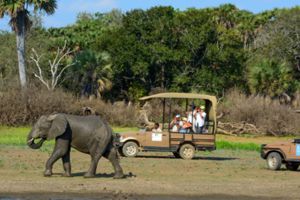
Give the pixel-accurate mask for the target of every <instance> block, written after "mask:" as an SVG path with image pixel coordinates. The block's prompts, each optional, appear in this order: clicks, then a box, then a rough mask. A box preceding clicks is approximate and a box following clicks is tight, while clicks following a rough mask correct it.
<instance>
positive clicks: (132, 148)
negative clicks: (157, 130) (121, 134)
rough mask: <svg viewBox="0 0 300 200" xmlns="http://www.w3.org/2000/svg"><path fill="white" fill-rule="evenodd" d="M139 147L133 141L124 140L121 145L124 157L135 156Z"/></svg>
mask: <svg viewBox="0 0 300 200" xmlns="http://www.w3.org/2000/svg"><path fill="white" fill-rule="evenodd" d="M138 152H139V149H138V145H137V144H136V143H135V142H126V143H125V144H124V145H123V147H122V153H123V154H124V156H125V157H136V155H137V154H138Z"/></svg>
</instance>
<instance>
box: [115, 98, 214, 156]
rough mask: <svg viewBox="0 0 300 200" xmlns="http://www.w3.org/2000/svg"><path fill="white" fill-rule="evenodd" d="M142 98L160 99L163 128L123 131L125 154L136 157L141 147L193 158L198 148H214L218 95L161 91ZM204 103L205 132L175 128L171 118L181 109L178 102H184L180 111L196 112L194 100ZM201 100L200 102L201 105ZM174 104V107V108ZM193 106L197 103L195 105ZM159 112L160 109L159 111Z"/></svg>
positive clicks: (122, 151)
mask: <svg viewBox="0 0 300 200" xmlns="http://www.w3.org/2000/svg"><path fill="white" fill-rule="evenodd" d="M140 101H143V102H144V101H156V103H160V104H161V105H162V106H161V109H162V115H161V117H160V119H161V120H162V122H161V123H160V127H161V128H162V131H161V132H153V131H152V130H147V129H140V130H139V131H136V132H134V131H132V132H128V133H122V134H121V137H120V148H119V152H120V153H121V155H124V156H126V157H135V156H136V155H137V154H138V152H139V151H151V152H173V155H174V156H175V157H177V158H183V159H192V158H193V157H194V154H195V151H205V150H215V149H216V144H215V138H216V136H215V132H216V126H217V122H216V104H217V100H216V97H215V96H209V95H202V94H192V93H158V94H155V95H151V96H145V97H142V98H140ZM197 102H198V103H199V104H200V103H201V104H202V105H203V106H204V105H205V109H204V111H205V113H206V117H205V123H204V128H203V132H202V133H195V131H193V130H192V129H190V131H189V132H188V133H180V132H172V130H171V121H172V118H173V116H174V115H176V113H178V110H176V109H175V107H176V105H177V107H178V105H181V107H182V111H180V112H181V113H183V115H184V113H186V114H187V113H188V112H190V113H192V112H194V110H193V108H191V106H192V105H194V104H195V103H197ZM199 104H198V105H199ZM173 107H174V109H173ZM193 107H194V106H193ZM158 112H160V111H158Z"/></svg>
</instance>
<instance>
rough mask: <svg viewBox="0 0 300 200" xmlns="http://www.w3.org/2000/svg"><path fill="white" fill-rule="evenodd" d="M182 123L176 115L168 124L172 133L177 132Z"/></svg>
mask: <svg viewBox="0 0 300 200" xmlns="http://www.w3.org/2000/svg"><path fill="white" fill-rule="evenodd" d="M182 125H183V123H182V121H181V117H180V114H177V115H176V116H175V117H174V119H173V120H172V121H171V123H170V128H171V131H172V132H178V131H179V130H180V127H182Z"/></svg>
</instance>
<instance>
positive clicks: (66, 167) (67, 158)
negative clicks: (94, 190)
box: [62, 149, 71, 177]
mask: <svg viewBox="0 0 300 200" xmlns="http://www.w3.org/2000/svg"><path fill="white" fill-rule="evenodd" d="M62 162H63V167H64V171H65V173H64V174H63V176H65V177H70V176H71V162H70V149H69V150H68V152H67V153H66V154H65V155H64V156H63V157H62Z"/></svg>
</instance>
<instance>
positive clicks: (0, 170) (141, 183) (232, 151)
mask: <svg viewBox="0 0 300 200" xmlns="http://www.w3.org/2000/svg"><path fill="white" fill-rule="evenodd" d="M29 130H30V127H20V128H10V127H0V177H1V178H0V194H6V193H7V194H17V193H19V194H25V195H26V194H34V193H35V192H38V195H40V194H49V193H55V194H57V193H58V194H66V193H67V192H69V193H79V194H81V195H87V194H93V193H95V194H98V193H102V194H103V193H110V194H113V195H116V194H117V195H119V194H120V195H121V196H120V198H119V196H117V198H116V197H114V198H105V199H139V198H135V197H134V196H132V195H173V196H176V197H178V195H187V197H192V196H195V198H194V199H198V197H199V196H205V195H209V197H211V198H202V199H214V200H215V199H226V200H229V199H243V200H244V199H247V200H249V199H272V200H273V199H278V200H279V199H299V198H298V197H299V189H300V183H299V180H298V178H295V177H297V175H299V171H298V172H292V171H288V170H286V168H285V167H284V165H283V166H282V168H281V170H279V171H276V172H274V171H271V170H268V169H267V167H266V162H265V160H263V159H261V158H260V154H259V152H258V151H259V148H260V145H261V144H262V143H269V142H275V141H285V140H289V139H291V138H293V137H280V138H278V137H254V136H250V135H245V136H243V137H237V136H226V135H217V150H216V151H212V152H197V153H196V155H195V158H194V159H193V160H183V159H176V158H175V157H174V156H173V154H172V153H171V152H141V153H139V154H138V156H137V157H136V158H126V157H121V158H120V160H121V166H122V167H123V170H124V172H125V174H126V176H127V178H126V179H123V180H114V179H112V176H113V169H112V166H111V163H109V161H108V160H106V159H101V160H100V163H99V165H98V170H97V176H96V177H95V178H93V179H83V178H82V176H83V174H84V173H85V172H86V170H87V169H88V167H89V163H90V156H89V155H86V154H83V153H80V152H78V151H76V150H72V153H71V160H72V161H71V163H72V175H73V177H72V178H64V177H61V174H62V172H63V169H62V165H61V161H59V162H57V163H56V164H55V165H54V169H53V172H54V175H53V177H52V178H45V177H43V171H44V168H45V162H46V161H47V159H48V158H49V155H50V154H51V151H52V149H53V147H52V146H53V143H54V141H50V142H47V143H46V144H44V145H43V146H42V148H41V149H39V150H32V149H30V148H28V147H26V136H27V134H28V132H29ZM131 130H133V129H132V128H120V127H114V131H115V132H120V133H121V132H127V131H131ZM211 195H219V198H215V197H214V196H211ZM133 197H134V198H133ZM196 197H197V198H196ZM225 197H226V198H225ZM0 199H1V195H0ZM26 199H28V198H26ZM32 199H36V198H32ZM44 199H50V198H46V197H45V198H44ZM51 199H53V198H51ZM58 199H60V198H58ZM68 199H70V198H68ZM153 199H158V198H153ZM170 199H173V198H170ZM175 199H179V198H175ZM182 199H186V198H182ZM200 199H201V198H200Z"/></svg>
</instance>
